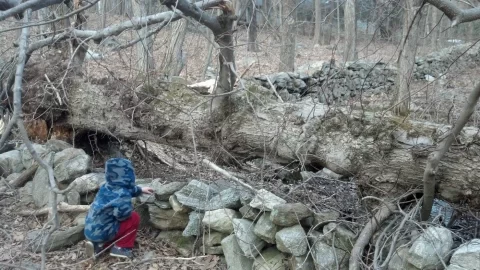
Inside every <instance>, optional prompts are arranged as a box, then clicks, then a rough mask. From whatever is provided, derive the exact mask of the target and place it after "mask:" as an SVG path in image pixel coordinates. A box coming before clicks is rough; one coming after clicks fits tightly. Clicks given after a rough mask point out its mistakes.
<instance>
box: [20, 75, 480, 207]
mask: <svg viewBox="0 0 480 270" xmlns="http://www.w3.org/2000/svg"><path fill="white" fill-rule="evenodd" d="M27 72H28V71H27ZM52 77H53V76H52ZM29 78H30V80H29V81H31V83H29V85H28V86H27V87H26V88H27V89H29V90H27V94H26V95H28V93H34V94H35V95H39V93H42V95H49V94H48V93H46V94H45V92H41V91H32V88H35V87H39V86H41V85H42V83H48V82H45V81H44V76H43V75H41V76H40V75H39V76H38V80H37V79H35V78H32V76H30V77H29ZM39 80H42V81H40V82H39ZM232 92H233V93H232V94H231V100H232V104H234V105H233V107H232V108H230V110H231V111H232V113H231V114H230V115H229V116H228V117H227V118H226V120H225V121H223V122H222V123H216V124H215V125H214V124H212V123H210V119H211V118H210V115H209V111H210V110H209V109H210V104H211V102H210V101H211V99H212V98H213V97H215V95H201V94H198V93H196V92H194V90H192V89H189V88H187V87H186V85H185V84H184V83H181V82H175V83H169V84H165V83H163V82H153V83H152V84H151V85H146V84H144V85H141V86H140V87H137V88H136V90H135V91H132V88H131V87H130V86H129V84H127V83H125V82H118V81H112V82H107V83H104V84H101V83H98V84H93V83H91V82H86V81H84V80H83V79H73V83H72V86H71V87H69V89H68V91H67V96H68V103H67V104H66V105H64V107H59V106H58V105H54V104H52V103H54V101H55V99H54V97H53V94H52V96H51V97H50V96H42V97H36V98H33V97H31V96H30V97H29V98H28V99H29V100H30V102H29V103H28V104H26V105H24V111H25V112H27V113H31V114H32V117H35V118H37V117H42V115H43V117H45V116H48V117H50V116H52V115H53V116H54V119H53V122H54V123H63V124H64V125H65V126H70V127H72V128H73V129H75V130H76V133H77V134H80V132H79V131H81V130H91V131H97V132H101V133H104V134H106V135H110V136H112V137H116V138H118V139H119V140H122V139H132V140H146V141H152V142H157V143H164V144H171V145H179V146H181V147H190V148H193V147H194V145H195V146H196V147H197V148H200V149H202V148H203V149H213V151H219V152H222V151H228V152H229V154H230V155H233V156H237V157H242V158H246V159H249V158H257V157H261V158H263V157H265V158H266V159H269V160H272V161H275V162H278V163H283V164H287V163H291V162H299V163H300V164H304V165H314V166H315V167H317V168H318V167H326V168H328V169H330V170H332V171H334V172H336V173H339V174H342V175H348V176H355V179H356V181H358V185H359V187H360V189H361V191H362V193H363V195H373V196H379V197H384V196H386V195H387V194H388V195H389V197H394V196H396V195H401V194H403V193H404V192H406V191H408V190H410V189H412V188H415V189H417V188H421V187H422V184H423V183H422V175H423V172H424V170H425V164H426V160H427V157H428V155H429V153H431V152H432V151H433V150H434V149H435V146H436V143H437V142H438V141H439V139H441V138H442V136H443V135H444V134H445V133H446V132H447V131H448V130H449V128H450V127H449V126H446V125H440V124H435V123H430V122H421V121H412V120H409V119H402V118H398V117H395V116H392V115H389V114H388V113H376V112H374V111H368V109H365V110H353V111H350V110H348V109H347V108H344V107H330V106H327V105H323V104H320V103H314V102H313V101H312V100H311V99H309V98H306V99H304V100H302V101H301V102H297V103H279V102H277V98H276V97H275V95H273V94H272V92H271V91H270V90H269V89H266V88H263V87H261V86H259V85H258V84H257V83H256V82H255V81H253V80H241V81H240V85H239V87H238V88H237V89H236V90H234V91H232ZM222 95H225V94H222ZM36 100H38V101H36ZM48 101H49V102H48ZM49 110H50V111H49ZM59 111H61V113H59ZM65 111H67V113H65ZM35 113H36V114H35ZM478 132H479V129H477V128H474V127H466V128H464V129H463V131H462V133H461V134H460V136H459V137H458V138H457V144H456V145H453V146H452V147H451V148H450V151H449V152H448V153H447V154H446V155H445V157H444V158H443V159H442V161H441V163H440V166H439V170H438V172H437V174H436V180H437V183H438V185H437V189H438V194H439V195H440V196H441V197H442V198H445V199H446V200H448V201H451V202H460V201H467V202H468V203H469V205H470V206H472V207H479V206H480V197H479V196H478V194H479V193H480V168H479V167H478V165H477V164H478V161H479V160H480V156H479V153H480V151H479V150H480V149H479V146H478V143H477V141H478V140H477V134H478Z"/></svg>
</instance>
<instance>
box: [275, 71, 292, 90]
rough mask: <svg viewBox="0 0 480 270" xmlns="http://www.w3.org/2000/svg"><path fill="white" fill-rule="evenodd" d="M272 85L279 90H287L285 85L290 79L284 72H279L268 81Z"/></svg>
mask: <svg viewBox="0 0 480 270" xmlns="http://www.w3.org/2000/svg"><path fill="white" fill-rule="evenodd" d="M270 80H271V81H272V83H273V84H275V85H276V86H277V87H278V88H279V89H282V88H287V84H288V83H291V80H292V78H290V75H288V73H286V72H280V73H277V74H275V75H273V78H271V79H270Z"/></svg>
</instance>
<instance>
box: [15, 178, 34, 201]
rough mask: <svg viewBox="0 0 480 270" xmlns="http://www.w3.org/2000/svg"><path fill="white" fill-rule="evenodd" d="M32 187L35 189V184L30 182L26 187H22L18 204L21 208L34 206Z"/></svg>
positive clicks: (19, 191)
mask: <svg viewBox="0 0 480 270" xmlns="http://www.w3.org/2000/svg"><path fill="white" fill-rule="evenodd" d="M32 187H33V182H32V181H30V182H28V183H26V184H25V186H23V187H21V188H20V189H19V190H18V201H17V204H18V205H19V206H29V205H30V204H34V200H33V196H32Z"/></svg>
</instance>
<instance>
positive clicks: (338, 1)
mask: <svg viewBox="0 0 480 270" xmlns="http://www.w3.org/2000/svg"><path fill="white" fill-rule="evenodd" d="M335 4H336V5H337V40H340V38H341V37H342V29H341V28H342V25H341V23H340V0H337V1H335Z"/></svg>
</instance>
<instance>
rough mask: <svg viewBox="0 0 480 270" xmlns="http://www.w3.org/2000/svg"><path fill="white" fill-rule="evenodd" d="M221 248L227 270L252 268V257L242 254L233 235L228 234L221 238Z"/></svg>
mask: <svg viewBox="0 0 480 270" xmlns="http://www.w3.org/2000/svg"><path fill="white" fill-rule="evenodd" d="M222 249H223V254H224V255H225V260H226V262H227V265H228V269H229V270H247V269H252V266H253V259H252V258H248V257H245V256H243V255H242V249H241V248H240V246H239V245H238V242H237V237H236V236H235V235H229V236H227V237H225V238H224V239H223V240H222Z"/></svg>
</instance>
